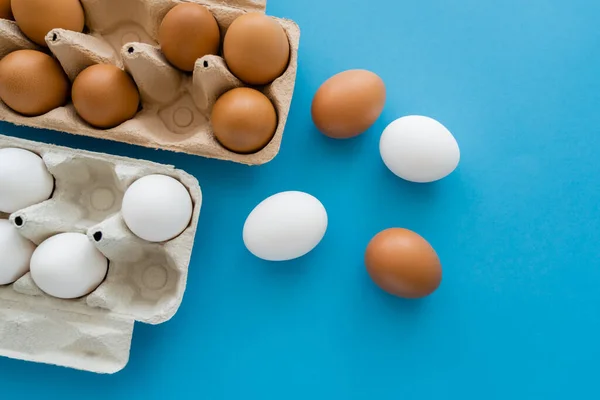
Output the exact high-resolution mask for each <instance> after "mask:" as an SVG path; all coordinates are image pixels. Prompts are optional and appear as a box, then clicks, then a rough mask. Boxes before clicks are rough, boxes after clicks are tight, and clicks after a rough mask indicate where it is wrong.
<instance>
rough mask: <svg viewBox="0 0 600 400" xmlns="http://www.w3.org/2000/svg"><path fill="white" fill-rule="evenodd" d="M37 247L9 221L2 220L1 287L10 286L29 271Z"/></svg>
mask: <svg viewBox="0 0 600 400" xmlns="http://www.w3.org/2000/svg"><path fill="white" fill-rule="evenodd" d="M34 250H35V245H34V244H33V243H32V242H30V241H29V240H27V239H25V238H24V237H23V236H21V235H19V232H17V229H16V228H15V227H14V226H13V224H11V223H10V222H9V221H7V220H5V219H0V285H9V284H11V283H13V282H15V281H16V280H17V279H19V278H20V277H22V276H23V275H25V273H27V271H29V260H30V259H31V255H32V254H33V251H34Z"/></svg>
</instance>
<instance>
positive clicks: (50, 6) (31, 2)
mask: <svg viewBox="0 0 600 400" xmlns="http://www.w3.org/2000/svg"><path fill="white" fill-rule="evenodd" d="M11 4H12V12H13V15H14V16H15V21H17V25H18V26H19V28H20V29H21V31H22V32H23V33H24V34H25V36H27V37H28V38H29V39H31V40H32V41H33V42H35V43H37V44H39V45H40V46H46V47H47V45H46V41H45V40H44V38H45V37H46V34H48V32H50V31H51V30H52V29H56V28H62V29H68V30H70V31H75V32H82V31H83V27H84V25H85V14H84V12H83V7H81V3H79V0H52V1H49V0H12V3H11Z"/></svg>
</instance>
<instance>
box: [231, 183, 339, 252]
mask: <svg viewBox="0 0 600 400" xmlns="http://www.w3.org/2000/svg"><path fill="white" fill-rule="evenodd" d="M327 223H328V221H327V211H326V210H325V207H324V206H323V204H322V203H321V202H320V201H319V200H318V199H317V198H315V197H314V196H312V195H310V194H307V193H304V192H298V191H289V192H281V193H277V194H275V195H273V196H270V197H268V198H267V199H265V200H263V201H262V202H261V203H260V204H258V205H257V206H256V207H255V208H254V210H252V212H251V213H250V215H249V216H248V218H247V219H246V223H245V224H244V232H243V237H244V244H245V245H246V248H247V249H248V250H249V251H250V252H251V253H252V254H254V255H255V256H256V257H259V258H262V259H263V260H267V261H287V260H292V259H295V258H299V257H302V256H304V255H305V254H307V253H309V252H310V251H312V250H313V249H314V248H315V247H316V246H317V245H318V244H319V243H320V242H321V240H322V239H323V237H324V236H325V232H326V231H327Z"/></svg>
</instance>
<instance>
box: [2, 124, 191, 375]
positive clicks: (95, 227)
mask: <svg viewBox="0 0 600 400" xmlns="http://www.w3.org/2000/svg"><path fill="white" fill-rule="evenodd" d="M201 205H202V193H201V189H200V186H199V184H198V182H197V180H196V179H195V178H194V177H192V176H190V175H189V174H187V173H185V172H183V171H181V170H178V169H175V168H173V167H171V166H166V165H161V164H156V163H151V162H146V161H140V160H133V159H128V158H124V157H117V156H111V155H106V154H99V153H93V152H86V151H80V150H72V149H68V148H63V147H58V146H52V145H46V144H41V143H35V142H31V141H27V140H22V139H16V138H9V137H5V136H2V135H0V355H1V356H5V357H10V358H16V359H22V360H27V361H33V362H41V363H48V364H54V365H59V366H63V367H70V368H75V369H80V370H86V371H91V372H97V373H114V372H117V371H119V370H121V369H122V368H123V367H124V366H125V365H126V364H127V362H128V359H129V350H130V346H131V340H132V333H133V326H134V322H135V321H140V322H143V323H148V324H160V323H162V322H165V321H167V320H169V319H170V318H171V317H172V316H173V315H174V314H175V313H176V312H177V310H178V308H179V305H180V303H181V302H182V299H183V294H184V291H185V288H186V281H187V273H188V265H189V262H190V258H191V253H192V246H193V242H194V237H195V234H196V227H197V223H198V218H199V215H200V208H201Z"/></svg>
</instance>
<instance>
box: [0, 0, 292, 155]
mask: <svg viewBox="0 0 600 400" xmlns="http://www.w3.org/2000/svg"><path fill="white" fill-rule="evenodd" d="M182 2H183V1H177V0H81V4H82V5H83V8H84V11H85V15H86V27H87V28H88V29H89V32H87V33H77V32H73V31H68V30H63V29H55V30H52V31H50V32H49V33H48V35H47V36H46V42H47V44H48V46H49V49H50V51H51V52H52V53H53V54H54V55H55V56H56V58H57V59H58V61H59V62H60V64H61V65H62V67H63V69H64V70H65V72H66V74H67V76H68V77H69V79H70V80H71V81H73V80H74V79H75V77H76V76H77V75H78V74H79V73H80V72H81V71H82V70H83V69H85V68H86V67H89V66H91V65H94V64H99V63H110V64H114V65H117V66H119V67H121V68H123V69H125V70H126V71H127V72H129V73H130V74H131V76H132V77H133V79H134V80H135V82H136V84H137V86H138V88H139V91H140V95H141V101H142V107H141V110H140V112H139V113H138V114H137V115H136V116H135V117H134V118H133V119H131V120H129V121H126V122H124V123H123V124H121V125H119V126H117V127H115V128H112V129H107V130H104V129H96V128H94V127H92V126H91V125H89V124H87V123H86V122H85V121H83V120H82V119H81V118H80V117H79V116H78V115H77V113H76V112H75V108H74V107H73V104H72V103H69V104H68V105H66V106H65V107H60V108H57V109H54V110H52V111H50V112H49V113H47V114H44V115H41V116H38V117H24V116H22V115H20V114H17V113H15V112H14V111H12V110H11V109H10V108H8V107H7V106H6V105H5V104H3V103H1V102H0V119H1V120H5V121H8V122H11V123H13V124H16V125H26V126H31V127H36V128H46V129H52V130H57V131H63V132H68V133H72V134H77V135H84V136H91V137H96V138H102V139H109V140H114V141H118V142H125V143H131V144H135V145H140V146H144V147H150V148H155V149H165V150H171V151H175V152H183V153H188V154H194V155H198V156H203V157H208V158H215V159H220V160H228V161H233V162H236V163H241V164H246V165H260V164H264V163H267V162H269V161H271V160H272V159H273V158H274V157H275V156H276V155H277V153H278V152H279V149H280V146H281V140H282V136H283V131H284V128H285V124H286V121H287V117H288V113H289V109H290V105H291V102H292V96H293V92H294V86H295V81H296V70H297V63H298V46H299V41H300V29H299V27H298V25H297V24H296V23H294V22H293V21H290V20H286V19H280V18H275V17H271V18H274V19H275V20H276V21H277V22H278V23H279V24H281V26H282V27H283V29H284V30H285V32H286V33H287V35H288V39H289V42H290V50H291V51H290V63H289V66H288V68H287V69H286V71H285V72H284V74H283V75H282V76H281V77H279V78H277V79H276V80H275V81H274V82H272V83H271V84H269V85H266V86H262V87H258V88H257V89H258V90H260V91H261V92H262V93H264V94H265V95H266V96H267V97H268V98H269V99H270V100H271V102H272V103H273V105H274V106H275V109H276V111H277V116H278V125H277V130H276V133H275V136H274V137H273V139H272V140H271V142H270V143H269V144H268V145H267V146H266V147H265V148H263V149H262V150H260V151H258V152H256V153H253V154H237V153H234V152H232V151H229V150H227V149H226V148H225V147H223V146H222V145H221V144H220V143H219V142H218V141H217V140H216V138H215V136H214V134H213V132H212V127H211V125H210V113H211V111H212V107H213V105H214V104H215V102H216V100H217V98H218V97H220V96H221V95H222V94H224V93H225V92H227V91H229V90H231V89H234V88H237V87H240V86H244V84H243V83H242V82H241V81H240V80H239V79H238V78H236V77H235V76H233V75H232V73H231V72H230V71H229V70H228V68H227V65H226V63H225V61H224V60H223V58H222V57H220V56H215V55H210V56H205V57H203V58H200V59H198V60H197V61H196V64H195V69H194V71H193V73H191V74H189V73H184V72H181V71H180V70H178V69H176V68H174V67H173V66H171V64H169V62H168V61H167V60H166V59H165V57H164V55H163V54H162V52H161V51H160V46H159V45H158V42H157V36H158V28H159V26H160V23H161V21H162V19H163V18H164V16H165V15H166V13H167V12H168V11H169V10H170V9H171V8H172V7H174V6H175V5H177V4H180V3H182ZM187 2H191V3H198V4H202V5H204V6H206V7H207V8H208V9H209V10H210V11H211V12H212V13H213V15H214V16H215V18H216V20H217V22H218V25H219V28H220V30H221V42H222V40H223V37H224V35H225V32H226V31H227V29H228V27H229V26H230V25H231V23H232V22H233V21H234V20H235V19H236V18H237V17H239V16H241V15H243V14H244V13H247V12H261V13H264V12H265V9H266V0H228V1H223V0H202V1H200V0H191V1H187ZM37 48H38V47H37V45H35V44H34V43H32V42H31V41H29V40H28V39H27V38H26V37H25V36H24V35H23V33H21V31H20V30H19V29H18V27H17V25H16V23H15V22H14V21H9V20H0V57H4V56H5V55H6V54H8V53H10V52H12V51H15V50H18V49H37Z"/></svg>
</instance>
